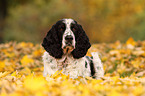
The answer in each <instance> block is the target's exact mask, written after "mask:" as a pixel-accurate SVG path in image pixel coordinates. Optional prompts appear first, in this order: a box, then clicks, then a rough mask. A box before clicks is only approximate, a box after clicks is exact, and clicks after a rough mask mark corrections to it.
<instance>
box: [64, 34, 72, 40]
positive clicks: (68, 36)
mask: <svg viewBox="0 0 145 96" xmlns="http://www.w3.org/2000/svg"><path fill="white" fill-rule="evenodd" d="M65 40H67V41H72V40H73V37H72V36H71V35H67V36H66V37H65Z"/></svg>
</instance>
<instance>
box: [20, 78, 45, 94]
mask: <svg viewBox="0 0 145 96" xmlns="http://www.w3.org/2000/svg"><path fill="white" fill-rule="evenodd" d="M45 84H46V80H45V78H44V77H42V76H40V77H33V76H28V77H26V78H25V79H24V84H23V85H24V88H26V90H28V91H32V92H36V91H40V90H41V89H43V88H44V86H45Z"/></svg>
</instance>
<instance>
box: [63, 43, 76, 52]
mask: <svg viewBox="0 0 145 96" xmlns="http://www.w3.org/2000/svg"><path fill="white" fill-rule="evenodd" d="M62 49H63V52H64V54H70V53H71V52H72V51H73V50H74V46H72V45H71V44H67V45H66V46H64V47H63V48H62Z"/></svg>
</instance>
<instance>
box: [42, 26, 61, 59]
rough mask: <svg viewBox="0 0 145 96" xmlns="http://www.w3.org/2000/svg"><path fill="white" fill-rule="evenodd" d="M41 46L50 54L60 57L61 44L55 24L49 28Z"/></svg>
mask: <svg viewBox="0 0 145 96" xmlns="http://www.w3.org/2000/svg"><path fill="white" fill-rule="evenodd" d="M42 46H43V47H44V49H45V50H46V51H47V52H48V53H49V54H50V55H51V56H53V57H55V58H61V57H62V55H63V50H62V48H61V46H62V44H61V41H60V40H59V38H58V35H57V31H56V25H53V26H52V28H51V29H50V30H49V32H48V33H47V35H46V37H45V38H44V39H43V42H42Z"/></svg>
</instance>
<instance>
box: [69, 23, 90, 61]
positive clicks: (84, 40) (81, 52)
mask: <svg viewBox="0 0 145 96" xmlns="http://www.w3.org/2000/svg"><path fill="white" fill-rule="evenodd" d="M77 27H78V28H77V32H76V35H75V38H76V46H75V49H74V50H73V51H72V55H73V57H74V58H76V59H78V58H81V57H84V56H85V55H86V53H87V51H88V49H89V48H90V47H91V44H90V42H89V38H88V37H87V35H86V33H85V31H84V30H83V28H82V26H81V25H79V24H77Z"/></svg>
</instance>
